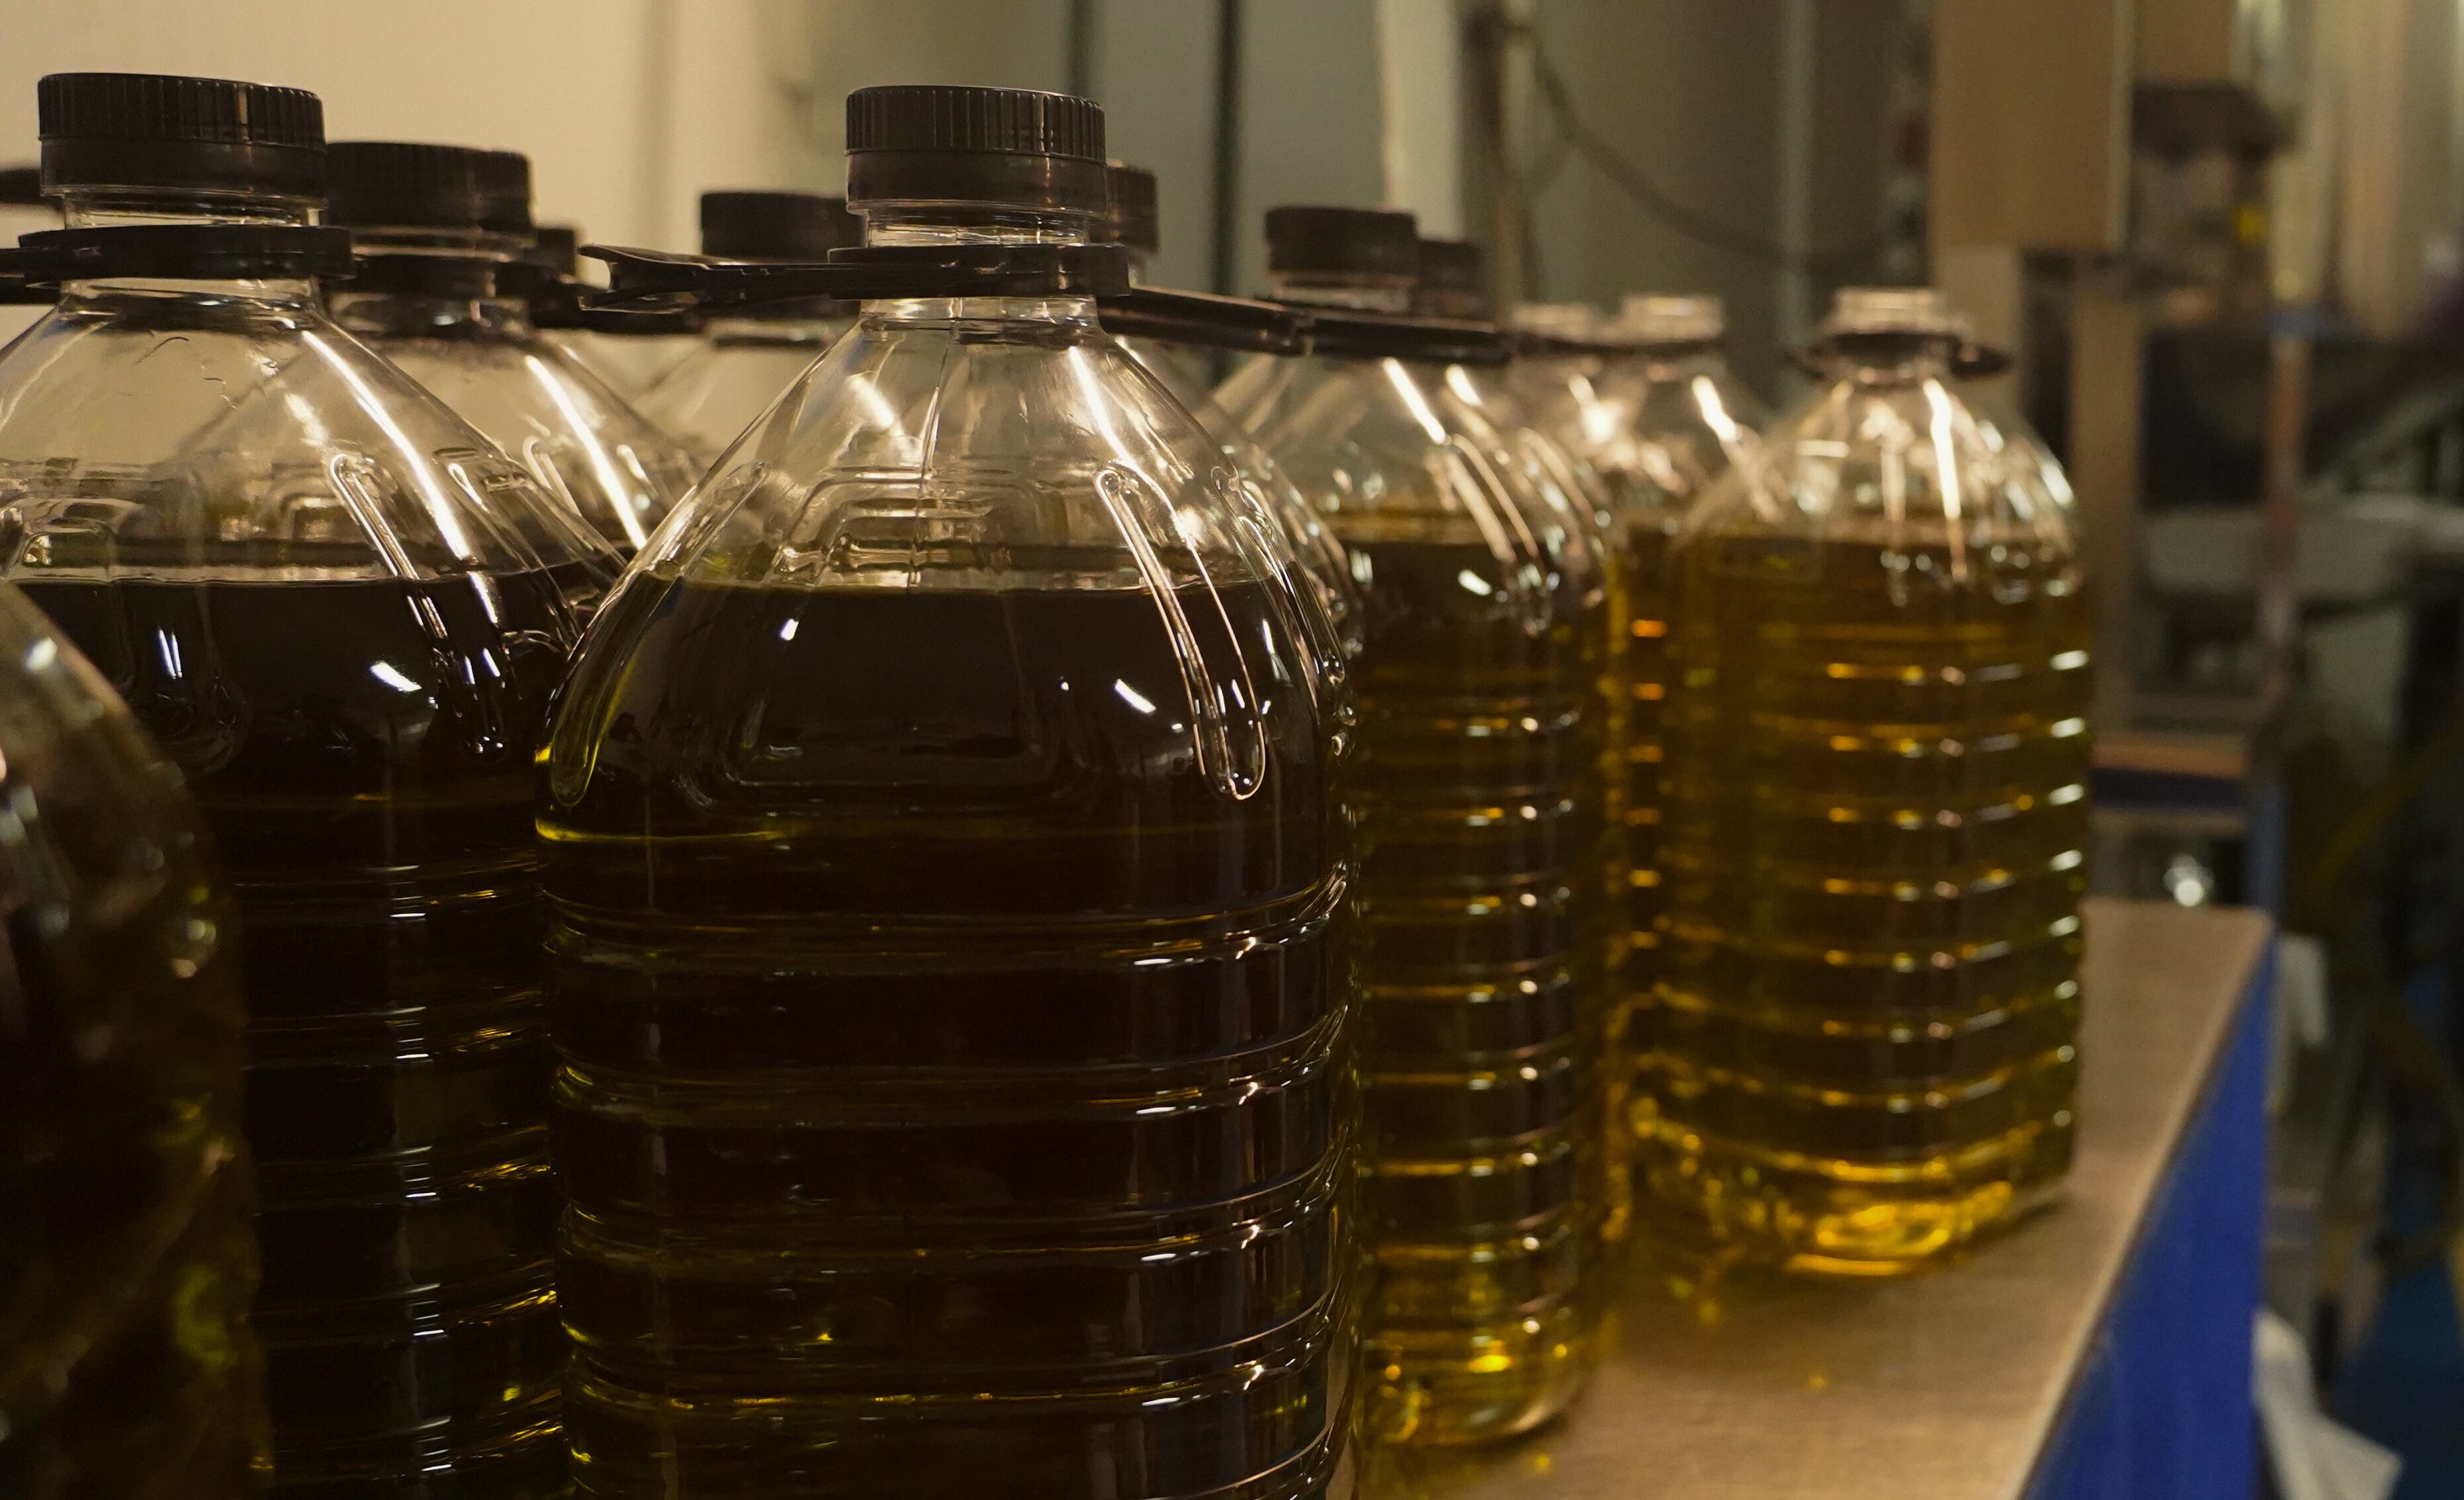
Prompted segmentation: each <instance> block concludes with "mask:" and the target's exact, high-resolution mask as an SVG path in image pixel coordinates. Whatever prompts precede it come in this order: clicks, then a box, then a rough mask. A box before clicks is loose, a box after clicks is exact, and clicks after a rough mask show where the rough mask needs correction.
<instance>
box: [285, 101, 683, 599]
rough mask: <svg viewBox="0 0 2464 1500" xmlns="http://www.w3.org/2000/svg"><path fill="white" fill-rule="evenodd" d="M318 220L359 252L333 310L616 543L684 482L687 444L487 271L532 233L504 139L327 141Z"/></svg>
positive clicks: (526, 178)
mask: <svg viewBox="0 0 2464 1500" xmlns="http://www.w3.org/2000/svg"><path fill="white" fill-rule="evenodd" d="M331 163H332V165H331V171H332V202H331V204H330V206H329V207H328V209H327V212H326V214H325V219H326V222H328V223H331V224H340V225H343V226H345V227H347V228H349V229H350V230H351V237H352V243H353V247H354V249H355V250H357V251H358V254H359V264H358V266H357V267H356V269H355V271H354V273H353V275H352V276H351V278H350V279H349V280H347V281H341V280H338V281H336V282H335V283H333V285H332V286H331V287H330V288H329V289H328V291H329V293H330V295H331V297H332V303H333V312H334V320H335V321H336V322H338V323H340V324H341V325H342V326H343V327H344V328H346V329H349V330H350V331H351V332H352V333H354V334H356V335H358V336H359V337H361V338H362V339H363V340H365V341H366V342H367V343H368V344H369V345H370V346H371V347H372V348H374V349H375V350H377V352H378V353H380V354H382V355H384V356H385V358H386V359H390V360H392V361H393V362H394V363H395V364H397V365H400V366H401V367H402V368H403V369H404V370H405V371H406V372H407V373H408V374H409V375H410V377H411V378H412V379H413V380H417V381H419V382H420V384H422V385H424V386H426V387H427V388H428V389H429V391H430V392H431V393H433V394H434V395H435V396H436V397H437V399H439V400H440V401H442V402H445V404H447V405H448V406H451V407H452V408H453V410H454V411H455V412H457V413H458V414H460V415H461V417H462V418H463V419H464V420H465V421H467V422H469V423H470V424H472V425H473V426H474V427H476V428H478V429H479V430H480V431H481V432H484V433H486V434H487V435H488V437H489V438H490V439H491V440H493V441H494V442H495V445H496V446H498V447H499V448H501V449H503V450H504V452H505V455H506V457H508V458H511V459H512V460H513V461H514V462H516V463H517V464H519V465H520V466H521V467H524V468H526V469H528V470H529V471H530V474H531V477H532V478H534V479H536V480H537V481H539V485H540V486H541V487H542V488H543V489H546V490H547V491H548V493H549V494H551V495H552V496H555V497H556V498H558V499H561V500H562V501H563V502H564V503H565V504H566V505H567V506H568V507H569V508H570V510H571V511H572V512H573V513H574V514H575V515H578V516H580V517H581V518H582V520H583V522H585V523H587V524H588V525H589V527H590V528H591V529H592V530H593V531H596V532H597V533H599V534H600V535H601V536H603V537H605V539H606V540H607V542H608V543H609V544H610V545H611V546H613V547H615V548H616V549H617V550H618V551H619V552H621V553H624V554H627V555H630V554H632V553H634V552H635V551H638V550H639V549H640V547H641V545H642V543H643V541H644V539H646V538H647V537H648V536H649V534H650V533H651V532H652V531H654V530H656V529H657V527H658V524H659V522H660V521H661V520H663V519H665V517H666V516H667V513H668V511H669V510H670V509H671V507H673V506H674V505H675V503H676V502H677V501H678V500H680V499H682V498H683V497H684V493H685V491H686V490H688V489H692V488H693V479H694V477H695V476H696V474H697V473H698V470H697V469H696V467H694V464H693V459H692V458H691V457H690V456H689V455H688V454H686V453H685V451H684V450H683V449H682V448H680V447H678V446H676V445H675V444H673V443H671V442H670V441H669V440H668V438H667V436H666V435H665V434H664V433H662V432H660V431H659V429H658V428H656V427H654V426H652V425H651V424H650V423H649V421H648V420H647V419H646V418H644V417H643V416H642V415H641V414H640V413H639V412H637V411H635V410H634V409H633V408H632V407H630V406H628V405H627V404H626V403H625V399H624V398H623V397H622V396H619V395H617V394H616V392H615V391H614V390H613V389H611V388H610V387H609V386H608V385H607V383H606V382H605V381H604V380H601V379H600V378H599V377H598V376H597V375H596V374H595V373H593V372H592V370H591V368H590V367H589V366H588V365H585V364H583V362H582V361H581V360H580V359H576V358H575V357H574V356H573V354H572V353H571V352H570V351H569V350H567V349H566V348H565V347H564V346H563V345H562V344H561V343H558V342H556V341H553V340H551V339H549V338H548V337H545V336H544V335H542V334H541V333H540V332H539V329H538V328H536V327H534V326H533V325H532V322H531V315H530V308H529V305H528V304H527V303H526V302H525V301H524V300H523V299H522V298H521V297H519V296H517V295H514V294H512V293H511V292H510V291H509V290H508V289H507V288H504V287H500V286H499V285H498V282H499V280H500V279H501V278H503V277H504V276H505V274H506V272H509V271H512V270H513V269H514V268H515V265H516V263H517V260H518V258H519V257H520V256H521V254H522V253H523V251H524V250H525V249H526V247H527V245H528V242H529V240H530V238H531V232H532V231H531V165H530V160H529V159H528V158H527V157H523V156H521V155H518V154H517V153H515V152H512V151H475V150H472V149H470V148H469V147H466V146H439V145H422V144H417V143H412V142H406V141H337V142H335V144H334V147H333V150H332V152H331Z"/></svg>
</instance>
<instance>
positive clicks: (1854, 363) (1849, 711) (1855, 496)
mask: <svg viewBox="0 0 2464 1500" xmlns="http://www.w3.org/2000/svg"><path fill="white" fill-rule="evenodd" d="M1964 337H1965V331H1964V325H1963V324H1962V323H1961V322H1960V321H1959V320H1958V318H1957V317H1956V315H1955V314H1953V313H1952V312H1951V311H1950V310H1949V309H1948V308H1947V307H1946V306H1944V305H1943V303H1942V302H1941V300H1940V299H1939V297H1938V296H1936V295H1935V294H1934V293H1929V292H1925V291H1922V290H1905V289H1894V290H1885V291H1849V292H1843V293H1840V295H1839V300H1838V303H1837V307H1836V308H1835V309H1834V311H1833V314H1832V316H1831V318H1830V320H1829V322H1828V323H1827V324H1826V325H1825V335H1824V337H1823V340H1822V342H1821V343H1819V344H1818V345H1817V346H1816V349H1815V357H1816V359H1818V361H1819V363H1820V365H1821V368H1822V371H1823V374H1824V377H1825V379H1824V381H1823V383H1822V384H1821V385H1820V386H1819V387H1818V388H1817V389H1816V390H1815V392H1814V394H1813V395H1812V396H1810V397H1809V398H1807V400H1806V401H1805V402H1803V403H1802V404H1801V405H1800V406H1799V407H1798V408H1797V409H1796V410H1795V411H1793V413H1791V414H1790V415H1789V416H1787V417H1785V418H1783V419H1782V420H1781V421H1780V422H1779V423H1778V424H1777V425H1775V426H1774V427H1773V428H1772V430H1771V434H1770V435H1769V437H1768V438H1767V439H1766V440H1765V441H1764V443H1763V445H1762V447H1761V450H1760V452H1759V453H1758V454H1757V455H1755V456H1753V457H1751V458H1749V459H1747V460H1746V461H1744V462H1743V463H1741V464H1740V465H1739V466H1738V467H1736V468H1734V469H1732V470H1731V471H1730V472H1729V473H1728V475H1727V477H1726V478H1725V479H1722V480H1721V481H1719V482H1718V483H1717V484H1716V485H1715V486H1714V487H1713V489H1711V490H1710V492H1709V493H1708V494H1707V495H1705V497H1704V498H1703V499H1702V500H1701V501H1700V502H1699V503H1698V504H1697V505H1696V507H1695V509H1694V511H1693V513H1692V514H1691V516H1690V517H1688V519H1687V520H1686V522H1685V523H1684V527H1683V531H1682V532H1681V533H1680V535H1679V538H1678V545H1677V560H1676V564H1675V567H1676V592H1675V597H1674V603H1673V605H1672V608H1671V611H1670V617H1669V618H1670V624H1671V629H1670V634H1669V642H1670V645H1669V660H1670V676H1671V683H1672V690H1671V695H1670V698H1669V707H1668V715H1667V721H1666V742H1667V749H1668V759H1667V774H1666V787H1667V793H1666V802H1665V809H1666V811H1665V822H1664V823H1663V825H1662V833H1663V837H1662V842H1661V870H1662V872H1663V880H1664V882H1665V890H1666V896H1667V905H1666V910H1665V916H1664V918H1663V925H1662V929H1661V930H1662V935H1663V943H1662V946H1661V965H1660V969H1659V982H1658V986H1657V989H1656V990H1655V993H1654V997H1653V1000H1652V1002H1651V1003H1650V1004H1649V1005H1648V1006H1647V1007H1646V1008H1645V1009H1644V1011H1643V1013H1642V1016H1641V1019H1642V1020H1643V1022H1644V1025H1643V1027H1642V1030H1641V1040H1642V1049H1641V1072H1640V1076H1639V1084H1640V1087H1639V1099H1638V1103H1637V1109H1636V1118H1637V1122H1638V1127H1639V1133H1640V1148H1641V1151H1642V1158H1641V1160H1642V1163H1643V1164H1644V1165H1645V1167H1646V1168H1647V1173H1646V1175H1647V1178H1648V1181H1649V1185H1650V1186H1651V1187H1652V1188H1653V1190H1654V1195H1655V1196H1656V1198H1657V1199H1658V1202H1659V1205H1660V1207H1661V1219H1662V1221H1663V1222H1664V1223H1665V1224H1666V1225H1667V1227H1668V1228H1669V1229H1670V1231H1671V1233H1672V1234H1673V1235H1675V1236H1677V1237H1679V1238H1681V1239H1684V1240H1691V1241H1696V1242H1707V1243H1708V1244H1709V1245H1710V1246H1712V1247H1714V1248H1715V1249H1719V1250H1729V1251H1731V1252H1733V1253H1738V1254H1745V1255H1750V1256H1754V1257H1757V1258H1766V1259H1770V1260H1775V1261H1780V1262H1784V1263H1786V1264H1788V1265H1790V1266H1793V1267H1794V1268H1797V1269H1801V1270H1807V1271H1813V1272H1831V1273H1837V1274H1848V1275H1878V1274H1889V1273H1892V1272H1901V1271H1906V1270H1911V1269H1916V1268H1920V1267H1923V1266H1925V1265H1928V1264H1933V1263H1936V1262H1938V1261H1939V1260H1940V1259H1941V1258H1942V1257H1944V1256H1946V1255H1947V1254H1949V1253H1951V1252H1953V1251H1955V1250H1958V1249H1959V1248H1960V1247H1961V1246H1963V1245H1965V1244H1967V1243H1968V1242H1969V1241H1970V1240H1972V1239H1973V1238H1974V1237H1975V1236H1977V1235H1978V1234H1980V1233H1982V1232H1985V1231H1987V1230H1989V1229H1991V1228H1994V1227H1996V1226H1999V1225H2002V1224H2006V1223H2008V1222H2010V1221H2011V1220H2012V1219H2013V1218H2015V1217H2016V1216H2017V1215H2019V1214H2020V1213H2022V1212H2024V1211H2025V1210H2026V1209H2027V1208H2028V1207H2031V1206H2032V1205H2034V1204H2037V1203H2041V1202H2043V1201H2044V1200H2045V1199H2046V1198H2047V1197H2048V1196H2049V1195H2050V1194H2051V1193H2052V1192H2054V1191H2055V1189H2056V1188H2057V1185H2058V1183H2059V1181H2060V1179H2061V1176H2062V1174H2063V1172H2064V1170H2065V1169H2066V1168H2067V1166H2068V1164H2069V1161H2070V1153H2071V1141H2072V1137H2073V1134H2074V1130H2075V1120H2074V1117H2073V1109H2072V1101H2073V1092H2074V1087H2075V1083H2076V1079H2077V1075H2078V1054H2077V1051H2076V1042H2077V1033H2078V1024H2079V981H2078V965H2079V909H2078V907H2079V895H2080V891H2081V888H2082V886H2083V884H2084V875H2085V871H2084V869H2083V863H2084V859H2083V850H2084V846H2085V840H2086V836H2087V800H2086V795H2087V771H2088V733H2087V719H2086V713H2087V706H2088V670H2087V667H2088V651H2087V644H2088V616H2087V607H2086V599H2085V598H2084V595H2083V593H2082V584H2081V578H2080V574H2079V557H2078V554H2077V549H2076V547H2075V545H2074V540H2073V537H2072V533H2071V530H2070V522H2069V518H2068V515H2067V513H2066V512H2065V511H2064V509H2063V508H2062V507H2060V506H2058V505H2057V504H2055V503H2052V501H2051V499H2050V497H2049V494H2048V491H2047V490H2046V489H2045V488H2044V487H2043V485H2042V484H2041V482H2040V476H2039V475H2038V474H2037V473H2036V472H2035V467H2034V465H2033V464H2031V463H2026V462H2021V461H2016V460H2013V458H2012V457H2011V456H2009V454H2008V453H2007V452H2006V451H2005V450H2004V449H2000V448H1997V447H1996V446H1994V445H1993V444H1991V443H1990V442H1988V441H1987V439H1986V437H1985V435H1984V434H1983V432H1982V431H1981V430H1980V427H1979V425H1978V423H1977V421H1976V419H1975V417H1974V415H1973V414H1972V413H1971V412H1970V411H1969V409H1968V407H1967V406H1966V404H1965V403H1964V402H1962V401H1961V400H1960V398H1959V397H1958V395H1957V394H1955V392H1954V391H1953V390H1952V388H1951V383H1950V382H1951V380H1953V378H1954V376H1955V374H1956V366H1955V363H1954V360H1955V359H1957V358H1958V357H1959V355H1960V351H1961V349H1962V347H1963V340H1964Z"/></svg>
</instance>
